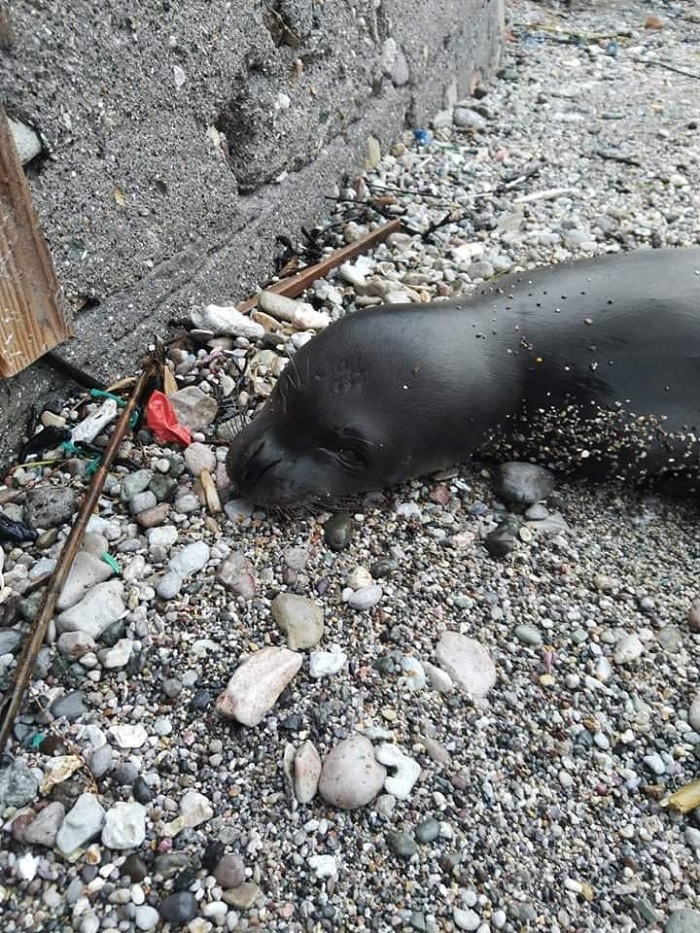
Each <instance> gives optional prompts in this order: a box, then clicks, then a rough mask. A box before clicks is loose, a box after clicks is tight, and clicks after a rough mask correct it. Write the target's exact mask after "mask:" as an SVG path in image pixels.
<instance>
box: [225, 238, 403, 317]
mask: <svg viewBox="0 0 700 933" xmlns="http://www.w3.org/2000/svg"><path fill="white" fill-rule="evenodd" d="M402 229H403V225H402V223H401V221H400V220H390V221H389V222H388V223H386V224H383V226H381V227H377V229H376V230H372V232H371V233H368V234H366V236H363V237H360V239H359V240H356V241H355V242H354V243H349V244H348V245H347V246H343V247H342V249H338V250H336V251H335V252H334V253H331V255H330V256H328V257H327V258H326V259H322V260H321V262H317V263H316V264H315V265H313V266H308V268H306V269H302V271H301V272H299V273H297V275H292V276H290V277H289V278H288V279H280V281H279V282H275V284H274V285H270V287H269V288H266V289H264V291H266V292H274V293H275V294H276V295H286V297H287V298H296V296H297V295H301V293H302V292H303V291H304V290H305V289H307V288H308V287H309V286H310V285H311V283H312V282H315V281H316V279H323V278H325V277H326V276H327V275H328V273H329V272H330V271H331V270H332V269H335V268H336V267H337V266H340V265H341V264H342V263H344V262H349V261H350V260H351V259H354V258H355V256H359V255H360V253H366V252H367V251H368V250H370V249H372V247H373V246H376V245H377V243H382V242H383V241H384V240H386V238H387V237H388V236H391V234H392V233H399V232H400V231H401V230H402ZM258 297H259V296H258V295H253V297H252V298H246V300H245V301H241V303H240V304H238V305H237V306H236V307H237V308H238V310H239V311H240V312H241V313H242V314H245V313H246V311H250V309H251V308H254V307H255V306H256V305H257V303H258Z"/></svg>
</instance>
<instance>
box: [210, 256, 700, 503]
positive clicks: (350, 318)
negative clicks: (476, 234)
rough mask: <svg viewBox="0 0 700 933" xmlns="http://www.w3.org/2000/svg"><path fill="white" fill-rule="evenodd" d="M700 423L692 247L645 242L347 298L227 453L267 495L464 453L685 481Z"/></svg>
mask: <svg viewBox="0 0 700 933" xmlns="http://www.w3.org/2000/svg"><path fill="white" fill-rule="evenodd" d="M698 435H700V248H690V249H664V250H641V251H638V252H634V253H627V254H616V255H608V256H604V257H600V258H597V259H592V260H584V261H580V262H574V263H569V264H564V265H560V266H555V267H551V268H541V269H536V270H534V271H530V272H526V273H517V274H513V275H509V276H507V277H504V278H501V279H499V280H497V281H495V283H494V284H491V285H486V286H484V287H483V288H481V289H480V290H479V291H478V292H477V293H476V294H474V295H473V296H471V297H469V298H465V299H459V300H451V301H446V302H431V303H426V304H411V305H393V306H389V307H382V308H380V309H364V310H360V311H356V312H354V313H352V314H348V315H347V316H345V317H343V318H341V319H340V320H338V321H336V322H334V323H332V324H331V325H330V326H329V327H328V328H327V329H326V330H324V331H323V332H321V333H320V334H319V335H318V336H316V337H315V338H314V339H313V340H311V341H310V342H309V343H308V344H306V346H304V347H303V348H302V349H301V350H299V351H298V352H297V353H296V354H295V355H294V357H293V358H292V359H291V360H290V363H289V365H288V366H287V367H286V369H285V370H284V372H283V373H282V375H281V376H280V378H279V380H278V382H277V385H276V386H275V388H274V390H273V392H272V394H271V395H270V397H269V399H268V400H267V402H266V403H265V405H264V406H263V408H262V409H261V411H260V412H259V414H258V415H256V416H255V417H254V418H253V420H252V422H251V423H250V424H249V425H248V426H247V427H245V428H244V429H243V430H242V431H241V432H240V434H238V435H237V436H236V437H235V438H234V439H233V441H232V442H231V445H230V449H229V452H228V455H227V468H228V472H229V474H230V476H231V478H232V480H233V481H234V483H235V484H236V485H237V486H238V488H239V490H240V492H241V494H242V495H243V496H245V497H246V498H247V499H249V500H251V501H252V502H254V503H257V504H260V505H263V506H266V507H277V506H292V505H301V504H308V503H312V502H314V503H318V504H322V503H323V502H325V501H327V500H329V499H338V498H344V497H347V496H349V495H353V494H355V493H361V492H367V491H369V490H376V489H383V488H386V487H389V486H393V485H395V484H397V483H401V482H403V481H405V480H407V479H410V478H412V477H415V476H420V475H423V474H426V473H430V472H433V471H435V470H439V469H442V468H445V467H448V466H452V465H454V464H457V463H461V462H464V461H466V460H469V459H470V458H473V457H479V458H483V459H487V460H501V461H502V460H517V459H521V460H530V461H533V462H539V463H541V464H543V465H546V466H549V467H550V468H552V469H554V470H555V471H559V472H562V473H565V474H569V475H573V476H585V477H589V478H592V479H596V480H602V479H605V478H608V477H616V478H623V479H631V480H634V481H635V482H638V481H643V480H644V479H646V478H648V477H653V476H661V475H667V474H674V475H676V474H682V475H683V477H684V478H685V479H686V480H687V479H690V480H692V482H695V480H696V479H697V478H698V474H699V472H700V470H699V469H698V464H699V463H700V443H699V441H698Z"/></svg>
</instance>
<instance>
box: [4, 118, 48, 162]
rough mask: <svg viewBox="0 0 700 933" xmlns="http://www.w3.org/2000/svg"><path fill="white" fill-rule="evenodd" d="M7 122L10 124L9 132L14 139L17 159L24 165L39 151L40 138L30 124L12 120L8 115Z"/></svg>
mask: <svg viewBox="0 0 700 933" xmlns="http://www.w3.org/2000/svg"><path fill="white" fill-rule="evenodd" d="M7 122H8V123H9V124H10V132H11V133H12V138H13V139H14V143H15V147H16V149H17V153H18V155H19V160H20V162H21V163H22V165H26V164H27V162H31V160H32V159H33V158H34V157H35V156H38V155H39V153H40V152H41V139H40V138H39V135H38V133H36V132H35V131H34V130H33V129H32V128H31V126H27V124H26V123H20V122H19V120H13V119H12V117H8V118H7Z"/></svg>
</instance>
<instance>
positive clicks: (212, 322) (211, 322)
mask: <svg viewBox="0 0 700 933" xmlns="http://www.w3.org/2000/svg"><path fill="white" fill-rule="evenodd" d="M190 316H191V318H192V323H193V324H194V326H195V327H197V328H199V329H201V330H210V331H212V333H213V334H214V335H215V336H217V337H221V336H227V337H247V338H248V340H258V339H259V338H260V337H263V336H264V335H265V328H264V327H263V326H262V325H261V324H256V322H255V321H251V319H250V318H249V317H248V316H247V315H245V314H241V312H240V311H238V310H237V309H236V308H235V307H233V306H230V305H207V306H206V307H205V308H204V309H203V310H202V311H193V312H192V314H191V315H190Z"/></svg>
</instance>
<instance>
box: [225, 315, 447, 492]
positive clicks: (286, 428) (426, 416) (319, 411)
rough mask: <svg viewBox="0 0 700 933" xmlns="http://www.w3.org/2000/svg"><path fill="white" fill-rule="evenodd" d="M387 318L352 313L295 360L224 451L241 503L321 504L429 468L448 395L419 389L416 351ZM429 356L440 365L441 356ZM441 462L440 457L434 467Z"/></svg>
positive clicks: (415, 343) (417, 345)
mask: <svg viewBox="0 0 700 933" xmlns="http://www.w3.org/2000/svg"><path fill="white" fill-rule="evenodd" d="M393 318H394V315H393V314H392V311H391V310H387V311H383V312H382V313H381V314H380V313H377V312H369V311H368V312H363V311H359V312H355V314H353V315H349V316H348V317H346V318H343V319H341V320H340V321H337V322H335V323H334V324H331V325H330V327H328V328H327V329H326V330H325V331H323V332H322V333H321V334H319V335H318V336H317V337H315V338H314V339H313V340H312V341H310V342H309V343H308V344H307V345H306V346H305V347H303V348H302V349H301V350H299V351H298V353H297V354H295V356H294V357H293V359H292V360H291V361H290V363H289V365H288V366H287V368H286V369H285V371H284V372H283V373H282V375H281V376H280V378H279V380H278V382H277V385H276V386H275V388H274V390H273V392H272V394H271V396H270V398H269V399H268V400H267V402H266V403H265V405H264V406H263V408H262V410H261V411H260V412H259V414H258V415H256V417H255V418H254V419H253V420H252V422H251V423H250V424H249V425H248V426H247V427H245V428H244V429H243V430H242V431H241V432H240V434H238V435H237V437H235V438H234V439H233V441H232V442H231V445H230V448H229V453H228V456H227V459H226V466H227V470H228V473H229V475H230V476H231V479H232V480H233V481H234V483H235V484H236V485H237V487H238V489H239V491H240V493H241V494H242V495H243V496H245V498H246V499H249V500H250V501H251V502H255V503H257V504H259V505H263V506H267V507H279V506H293V505H304V504H311V503H313V504H323V503H324V502H326V501H330V502H332V501H333V500H334V499H335V500H338V499H340V498H345V497H348V496H352V495H355V494H357V493H361V492H367V491H369V490H376V489H383V488H386V487H388V486H392V485H394V484H396V483H399V482H401V481H403V480H405V479H407V478H408V477H410V476H416V475H418V474H419V473H421V472H425V469H426V467H428V468H432V467H433V462H432V459H433V454H434V451H435V450H436V449H437V448H438V447H440V446H441V444H440V442H439V441H438V439H437V438H434V440H435V443H434V444H433V443H431V441H432V440H433V438H432V436H431V435H432V433H433V431H436V432H439V431H441V427H440V419H439V418H438V417H437V408H438V406H439V404H440V403H444V401H445V398H446V395H447V396H449V392H450V390H449V389H448V388H447V387H445V389H444V391H443V392H442V393H441V392H440V391H437V392H431V391H428V390H426V388H425V385H424V383H425V380H426V379H429V378H430V376H429V373H428V371H427V370H428V366H427V365H425V364H423V365H420V362H421V360H422V359H423V357H424V355H425V354H424V344H423V342H422V341H421V340H420V339H418V338H417V339H413V340H410V341H407V340H406V339H405V331H404V329H403V328H402V327H401V326H399V324H398V323H397V322H395V321H394V319H393ZM433 357H434V359H433V361H432V362H433V363H436V364H437V365H438V366H440V364H441V362H443V361H442V360H441V356H440V354H433ZM432 379H433V383H435V379H436V377H435V376H434V375H433V377H432ZM426 451H430V454H431V456H430V458H429V459H430V462H428V463H424V459H425V452H426ZM450 462H453V460H452V458H451V456H450V455H447V457H446V458H445V462H444V463H442V464H438V466H439V465H447V464H448V463H450ZM435 468H437V467H435Z"/></svg>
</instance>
